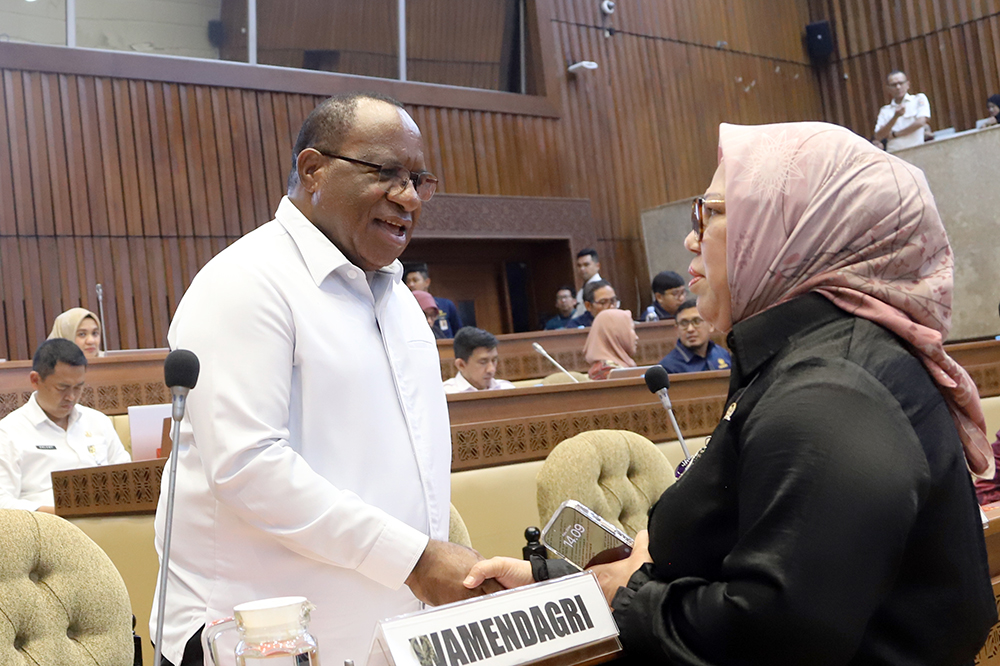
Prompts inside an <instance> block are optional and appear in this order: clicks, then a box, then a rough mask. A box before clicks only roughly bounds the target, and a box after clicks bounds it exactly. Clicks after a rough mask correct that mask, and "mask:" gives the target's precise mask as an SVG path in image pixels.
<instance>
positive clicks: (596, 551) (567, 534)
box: [542, 500, 632, 569]
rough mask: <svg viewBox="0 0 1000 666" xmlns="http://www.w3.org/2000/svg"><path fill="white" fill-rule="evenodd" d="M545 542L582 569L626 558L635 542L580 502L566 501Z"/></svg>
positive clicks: (558, 511) (553, 521) (550, 526)
mask: <svg viewBox="0 0 1000 666" xmlns="http://www.w3.org/2000/svg"><path fill="white" fill-rule="evenodd" d="M542 543H543V544H544V545H545V547H546V548H548V549H549V550H550V551H552V552H554V553H555V554H556V555H558V556H559V557H562V558H564V559H566V560H569V561H570V562H572V563H573V564H575V565H576V566H578V567H580V568H581V569H586V568H587V567H589V566H593V565H595V564H606V563H608V562H615V561H617V560H621V559H624V558H626V557H628V556H629V555H630V554H631V553H632V539H630V538H629V537H628V535H626V534H625V533H623V532H622V531H621V530H619V529H617V528H616V527H615V526H614V525H612V524H611V523H609V522H607V521H606V520H604V519H603V518H601V517H600V516H599V515H598V514H596V513H594V512H593V511H591V510H590V509H588V508H587V507H585V506H584V505H582V504H580V503H579V502H574V501H572V500H570V501H568V502H564V503H563V504H562V506H560V507H559V509H558V510H557V511H556V512H555V514H554V515H553V516H552V519H551V520H550V521H549V523H548V525H546V526H545V529H544V530H543V531H542Z"/></svg>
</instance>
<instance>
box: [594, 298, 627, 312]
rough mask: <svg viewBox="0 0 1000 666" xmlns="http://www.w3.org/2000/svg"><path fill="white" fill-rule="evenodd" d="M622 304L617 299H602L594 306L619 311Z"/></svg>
mask: <svg viewBox="0 0 1000 666" xmlns="http://www.w3.org/2000/svg"><path fill="white" fill-rule="evenodd" d="M621 304H622V302H621V301H619V300H618V299H617V298H602V299H601V300H599V301H594V305H599V306H601V307H602V308H610V309H612V310H616V309H618V306H619V305H621Z"/></svg>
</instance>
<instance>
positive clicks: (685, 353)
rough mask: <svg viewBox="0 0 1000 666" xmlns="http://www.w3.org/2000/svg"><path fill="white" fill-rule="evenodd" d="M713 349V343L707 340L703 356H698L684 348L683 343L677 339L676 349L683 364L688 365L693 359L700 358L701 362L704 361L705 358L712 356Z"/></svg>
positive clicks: (691, 350)
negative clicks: (681, 357) (682, 359)
mask: <svg viewBox="0 0 1000 666" xmlns="http://www.w3.org/2000/svg"><path fill="white" fill-rule="evenodd" d="M713 347H715V343H714V342H712V341H711V340H709V341H708V346H707V347H705V355H704V356H699V355H698V354H697V353H695V351H694V350H693V349H690V348H689V347H685V346H684V343H683V342H681V341H680V338H678V339H677V349H678V350H679V351H680V353H681V356H683V357H684V362H685V363H690V362H691V359H693V358H700V359H701V360H703V361H704V360H705V359H706V358H708V357H709V356H711V355H712V348H713Z"/></svg>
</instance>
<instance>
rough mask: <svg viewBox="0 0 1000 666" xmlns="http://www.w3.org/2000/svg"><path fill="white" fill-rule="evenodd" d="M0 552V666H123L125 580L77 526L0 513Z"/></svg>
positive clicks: (128, 646)
mask: <svg viewBox="0 0 1000 666" xmlns="http://www.w3.org/2000/svg"><path fill="white" fill-rule="evenodd" d="M0 553H2V555H0V664H4V665H5V666H6V665H10V666H22V665H24V666H28V665H32V666H33V665H35V664H37V665H39V666H78V665H79V666H82V665H84V664H87V665H88V666H93V665H94V664H99V665H100V666H131V664H132V658H133V643H132V608H131V605H130V603H129V598H128V591H127V590H126V589H125V583H124V582H122V577H121V576H120V575H119V574H118V570H117V569H115V565H114V564H112V563H111V560H110V559H109V558H108V556H107V555H106V554H105V553H104V551H103V550H101V548H100V547H99V546H98V545H97V544H95V543H94V542H93V541H91V540H90V539H89V538H87V536H86V535H85V534H84V533H83V532H81V531H80V529H79V528H77V527H76V526H75V525H73V524H71V523H68V522H67V521H65V520H63V519H62V518H58V517H56V516H52V515H49V514H44V513H37V512H33V511H20V510H16V509H2V510H0Z"/></svg>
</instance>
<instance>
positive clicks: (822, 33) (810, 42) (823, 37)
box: [806, 21, 833, 63]
mask: <svg viewBox="0 0 1000 666" xmlns="http://www.w3.org/2000/svg"><path fill="white" fill-rule="evenodd" d="M806 50H807V51H808V52H809V58H810V59H811V60H812V61H813V62H814V63H823V62H826V61H827V59H828V58H829V57H830V56H831V55H832V54H833V31H832V30H830V22H829V21H819V22H817V23H810V24H809V25H807V26H806Z"/></svg>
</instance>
